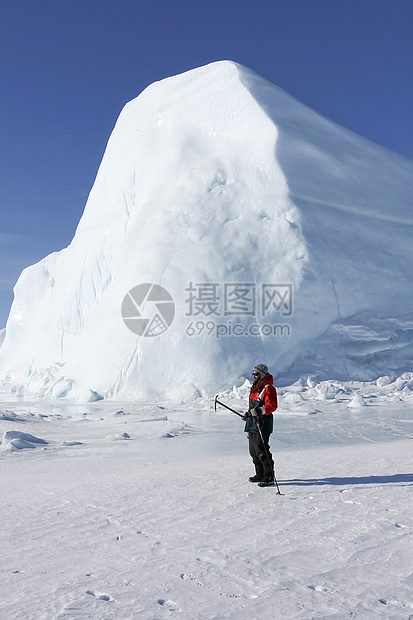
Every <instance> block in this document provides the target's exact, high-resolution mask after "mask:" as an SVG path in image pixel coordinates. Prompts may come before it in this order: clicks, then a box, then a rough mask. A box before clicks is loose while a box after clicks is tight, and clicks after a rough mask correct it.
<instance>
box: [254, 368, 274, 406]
mask: <svg viewBox="0 0 413 620" xmlns="http://www.w3.org/2000/svg"><path fill="white" fill-rule="evenodd" d="M273 383H274V380H273V377H272V375H270V373H269V372H267V374H266V375H265V377H264V379H261V381H260V382H259V383H258V384H257V385H253V386H252V387H251V391H250V409H251V408H252V407H257V406H261V407H263V411H262V413H265V415H270V414H271V413H273V412H274V411H275V410H276V409H277V407H278V401H277V390H276V389H275V387H274V385H273ZM258 400H260V401H261V402H262V405H261V404H259V403H258V402H257V401H258Z"/></svg>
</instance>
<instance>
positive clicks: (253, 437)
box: [248, 430, 274, 478]
mask: <svg viewBox="0 0 413 620" xmlns="http://www.w3.org/2000/svg"><path fill="white" fill-rule="evenodd" d="M261 435H262V438H263V439H264V442H263V441H262V439H261ZM269 439H270V433H266V432H265V430H261V434H260V433H248V443H249V451H250V456H251V458H252V462H253V463H254V465H255V473H256V474H257V476H260V477H262V478H274V461H273V458H272V454H271V451H270V444H269Z"/></svg>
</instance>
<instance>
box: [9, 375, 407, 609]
mask: <svg viewBox="0 0 413 620" xmlns="http://www.w3.org/2000/svg"><path fill="white" fill-rule="evenodd" d="M247 394H248V381H246V382H245V384H243V385H241V387H239V388H233V389H228V390H226V391H223V392H221V393H220V398H221V400H222V401H223V402H225V403H227V404H229V405H230V406H232V407H233V408H235V409H236V410H238V411H240V412H243V411H244V410H245V407H246V400H247ZM279 394H280V407H279V409H278V411H277V412H276V414H275V432H274V434H273V436H272V441H271V446H272V450H273V454H274V458H275V463H276V471H277V480H278V483H279V488H280V490H281V495H278V494H277V489H276V487H269V488H266V489H260V488H258V487H257V486H256V485H253V484H251V483H250V482H249V481H248V477H249V476H250V475H251V474H252V473H253V468H252V463H251V462H250V457H249V455H248V448H247V439H246V435H245V433H244V432H243V422H242V421H241V420H240V418H238V417H237V416H235V415H234V414H232V413H230V412H228V411H226V410H225V409H222V408H221V409H219V407H218V410H217V411H216V412H215V411H214V399H207V398H201V399H198V400H197V401H196V402H192V403H188V404H182V405H173V404H171V403H168V402H156V403H149V402H146V403H135V404H133V403H120V402H119V403H116V402H109V401H99V402H96V403H91V404H88V405H81V404H79V403H76V402H73V403H70V402H60V403H59V402H58V401H56V400H54V401H44V400H37V401H33V402H32V403H30V402H27V401H22V400H19V399H18V397H13V398H12V397H11V395H10V393H3V394H2V398H1V404H0V431H1V436H2V437H3V443H2V446H1V450H0V462H1V465H0V467H1V481H2V492H1V497H2V502H1V508H0V515H1V523H2V545H1V555H0V562H1V565H0V572H1V573H2V579H1V596H0V617H1V618H7V619H8V620H12V619H15V620H20V619H21V620H23V619H30V620H43V619H44V620H49V619H52V618H53V619H54V618H67V619H69V618H73V619H80V618H82V619H86V618H87V619H88V620H105V619H108V620H109V619H116V620H119V619H122V620H125V619H135V618H139V619H140V618H142V619H143V618H144V619H147V620H151V619H156V620H158V619H162V618H170V617H179V618H185V619H187V620H194V619H199V620H206V619H217V620H218V619H221V618H229V619H232V618H234V619H235V618H237V619H241V620H244V619H245V620H251V619H257V620H258V619H263V618H265V619H267V618H268V619H270V618H275V619H280V620H281V619H285V618H289V619H290V618H291V619H303V620H304V619H305V620H309V619H314V620H321V619H323V620H327V619H331V620H333V619H334V620H344V619H348V618H357V619H360V620H361V619H363V620H364V619H367V618H368V619H371V620H373V619H376V618H387V619H402V618H403V619H410V620H411V619H412V618H413V538H412V533H413V513H412V510H411V506H412V488H413V465H412V444H411V440H412V438H413V408H412V404H413V374H411V373H405V374H403V375H402V376H401V377H398V378H396V379H394V378H390V377H385V378H381V379H379V380H378V381H377V382H371V383H356V382H347V383H340V382H328V381H324V382H317V381H315V380H314V381H312V380H308V381H299V382H297V383H296V384H294V385H291V386H289V387H285V388H281V389H279ZM34 438H37V439H38V440H41V441H43V442H47V443H39V442H35V441H34ZM171 614H172V615H171Z"/></svg>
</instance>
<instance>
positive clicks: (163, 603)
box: [158, 598, 181, 611]
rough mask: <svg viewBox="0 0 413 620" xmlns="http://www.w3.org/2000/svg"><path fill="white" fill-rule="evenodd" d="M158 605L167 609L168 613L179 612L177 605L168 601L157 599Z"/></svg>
mask: <svg viewBox="0 0 413 620" xmlns="http://www.w3.org/2000/svg"><path fill="white" fill-rule="evenodd" d="M158 605H161V606H162V607H165V608H166V609H169V611H181V609H179V607H178V605H177V604H176V603H174V602H173V601H171V600H170V599H164V598H158Z"/></svg>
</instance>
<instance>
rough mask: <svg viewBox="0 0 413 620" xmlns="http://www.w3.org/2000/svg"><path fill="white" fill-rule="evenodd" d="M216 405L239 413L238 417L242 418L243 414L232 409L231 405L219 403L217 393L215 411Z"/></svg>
mask: <svg viewBox="0 0 413 620" xmlns="http://www.w3.org/2000/svg"><path fill="white" fill-rule="evenodd" d="M217 405H221V407H225V409H228V410H229V411H232V413H236V414H237V415H239V417H240V418H243V419H244V415H243V414H242V413H239V412H238V411H235V409H232V407H228V405H226V404H225V403H221V401H220V400H218V394H217V395H216V396H215V411H216V410H217Z"/></svg>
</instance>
